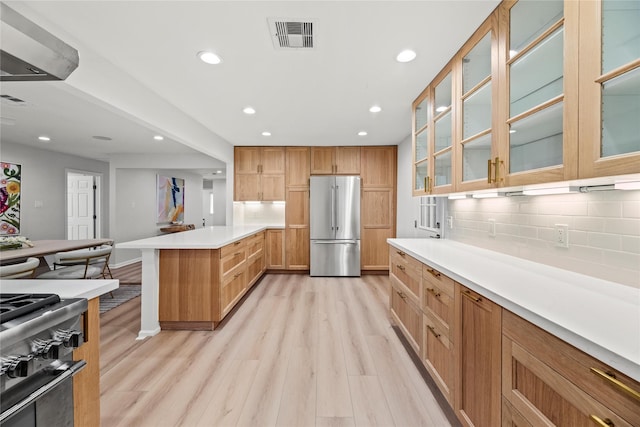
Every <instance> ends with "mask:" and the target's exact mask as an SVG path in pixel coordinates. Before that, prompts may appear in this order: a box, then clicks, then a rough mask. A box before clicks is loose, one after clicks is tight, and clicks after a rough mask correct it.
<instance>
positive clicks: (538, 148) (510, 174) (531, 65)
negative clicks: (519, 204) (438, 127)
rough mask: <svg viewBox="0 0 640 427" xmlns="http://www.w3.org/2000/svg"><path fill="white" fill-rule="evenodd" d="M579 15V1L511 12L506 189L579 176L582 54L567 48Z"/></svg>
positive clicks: (526, 4)
mask: <svg viewBox="0 0 640 427" xmlns="http://www.w3.org/2000/svg"><path fill="white" fill-rule="evenodd" d="M577 15H578V2H572V1H567V2H565V1H563V0H549V1H545V2H533V1H524V0H520V1H518V2H517V3H515V4H513V6H511V8H510V9H509V14H508V16H509V32H508V42H507V49H508V51H507V52H504V53H503V54H505V55H506V71H507V81H508V85H507V91H508V92H507V93H508V97H507V101H508V105H507V106H506V108H507V114H506V117H507V121H506V124H507V127H506V129H505V134H506V135H505V136H506V138H507V141H508V144H506V148H507V152H506V153H505V157H506V158H505V159H504V160H506V162H505V172H506V174H507V178H506V180H507V182H505V183H504V185H519V184H527V183H536V182H547V181H560V180H563V179H570V178H575V177H577V156H576V155H575V152H577V143H578V141H577V140H578V138H577V126H578V124H577V113H578V109H577V101H578V100H577V96H578V91H577V79H578V72H577V58H578V55H577V51H576V49H574V48H573V47H572V48H571V49H565V46H572V43H575V42H577V35H578V31H577V28H578V20H577V17H578V16H577ZM574 88H575V89H574ZM568 129H569V132H567V130H568ZM569 153H571V154H569ZM494 167H499V166H494Z"/></svg>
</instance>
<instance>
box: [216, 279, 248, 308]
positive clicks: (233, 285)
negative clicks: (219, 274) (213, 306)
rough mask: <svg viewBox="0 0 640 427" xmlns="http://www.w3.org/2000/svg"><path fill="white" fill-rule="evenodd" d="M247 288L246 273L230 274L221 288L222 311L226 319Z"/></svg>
mask: <svg viewBox="0 0 640 427" xmlns="http://www.w3.org/2000/svg"><path fill="white" fill-rule="evenodd" d="M245 288H246V271H244V270H242V271H238V272H236V273H234V274H230V275H229V276H228V277H226V278H225V280H224V281H223V282H222V286H221V288H220V311H221V313H222V316H221V317H224V316H225V315H226V314H227V313H228V312H229V311H230V310H231V309H232V308H233V306H234V305H235V303H236V301H237V300H238V299H240V297H241V296H242V294H244V290H245Z"/></svg>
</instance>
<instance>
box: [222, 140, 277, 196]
mask: <svg viewBox="0 0 640 427" xmlns="http://www.w3.org/2000/svg"><path fill="white" fill-rule="evenodd" d="M234 168H235V176H234V178H235V180H234V188H235V194H234V200H236V201H260V200H262V201H278V200H284V198H285V194H284V189H285V182H284V181H285V151H284V148H283V147H235V149H234Z"/></svg>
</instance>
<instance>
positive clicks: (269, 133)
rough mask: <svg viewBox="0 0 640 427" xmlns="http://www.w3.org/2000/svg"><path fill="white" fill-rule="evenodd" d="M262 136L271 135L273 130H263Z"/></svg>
mask: <svg viewBox="0 0 640 427" xmlns="http://www.w3.org/2000/svg"><path fill="white" fill-rule="evenodd" d="M262 136H271V132H267V131H264V132H262Z"/></svg>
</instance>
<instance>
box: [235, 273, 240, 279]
mask: <svg viewBox="0 0 640 427" xmlns="http://www.w3.org/2000/svg"><path fill="white" fill-rule="evenodd" d="M240 276H242V273H236V274H234V275H233V278H234V279H237V278H238V277H240Z"/></svg>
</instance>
